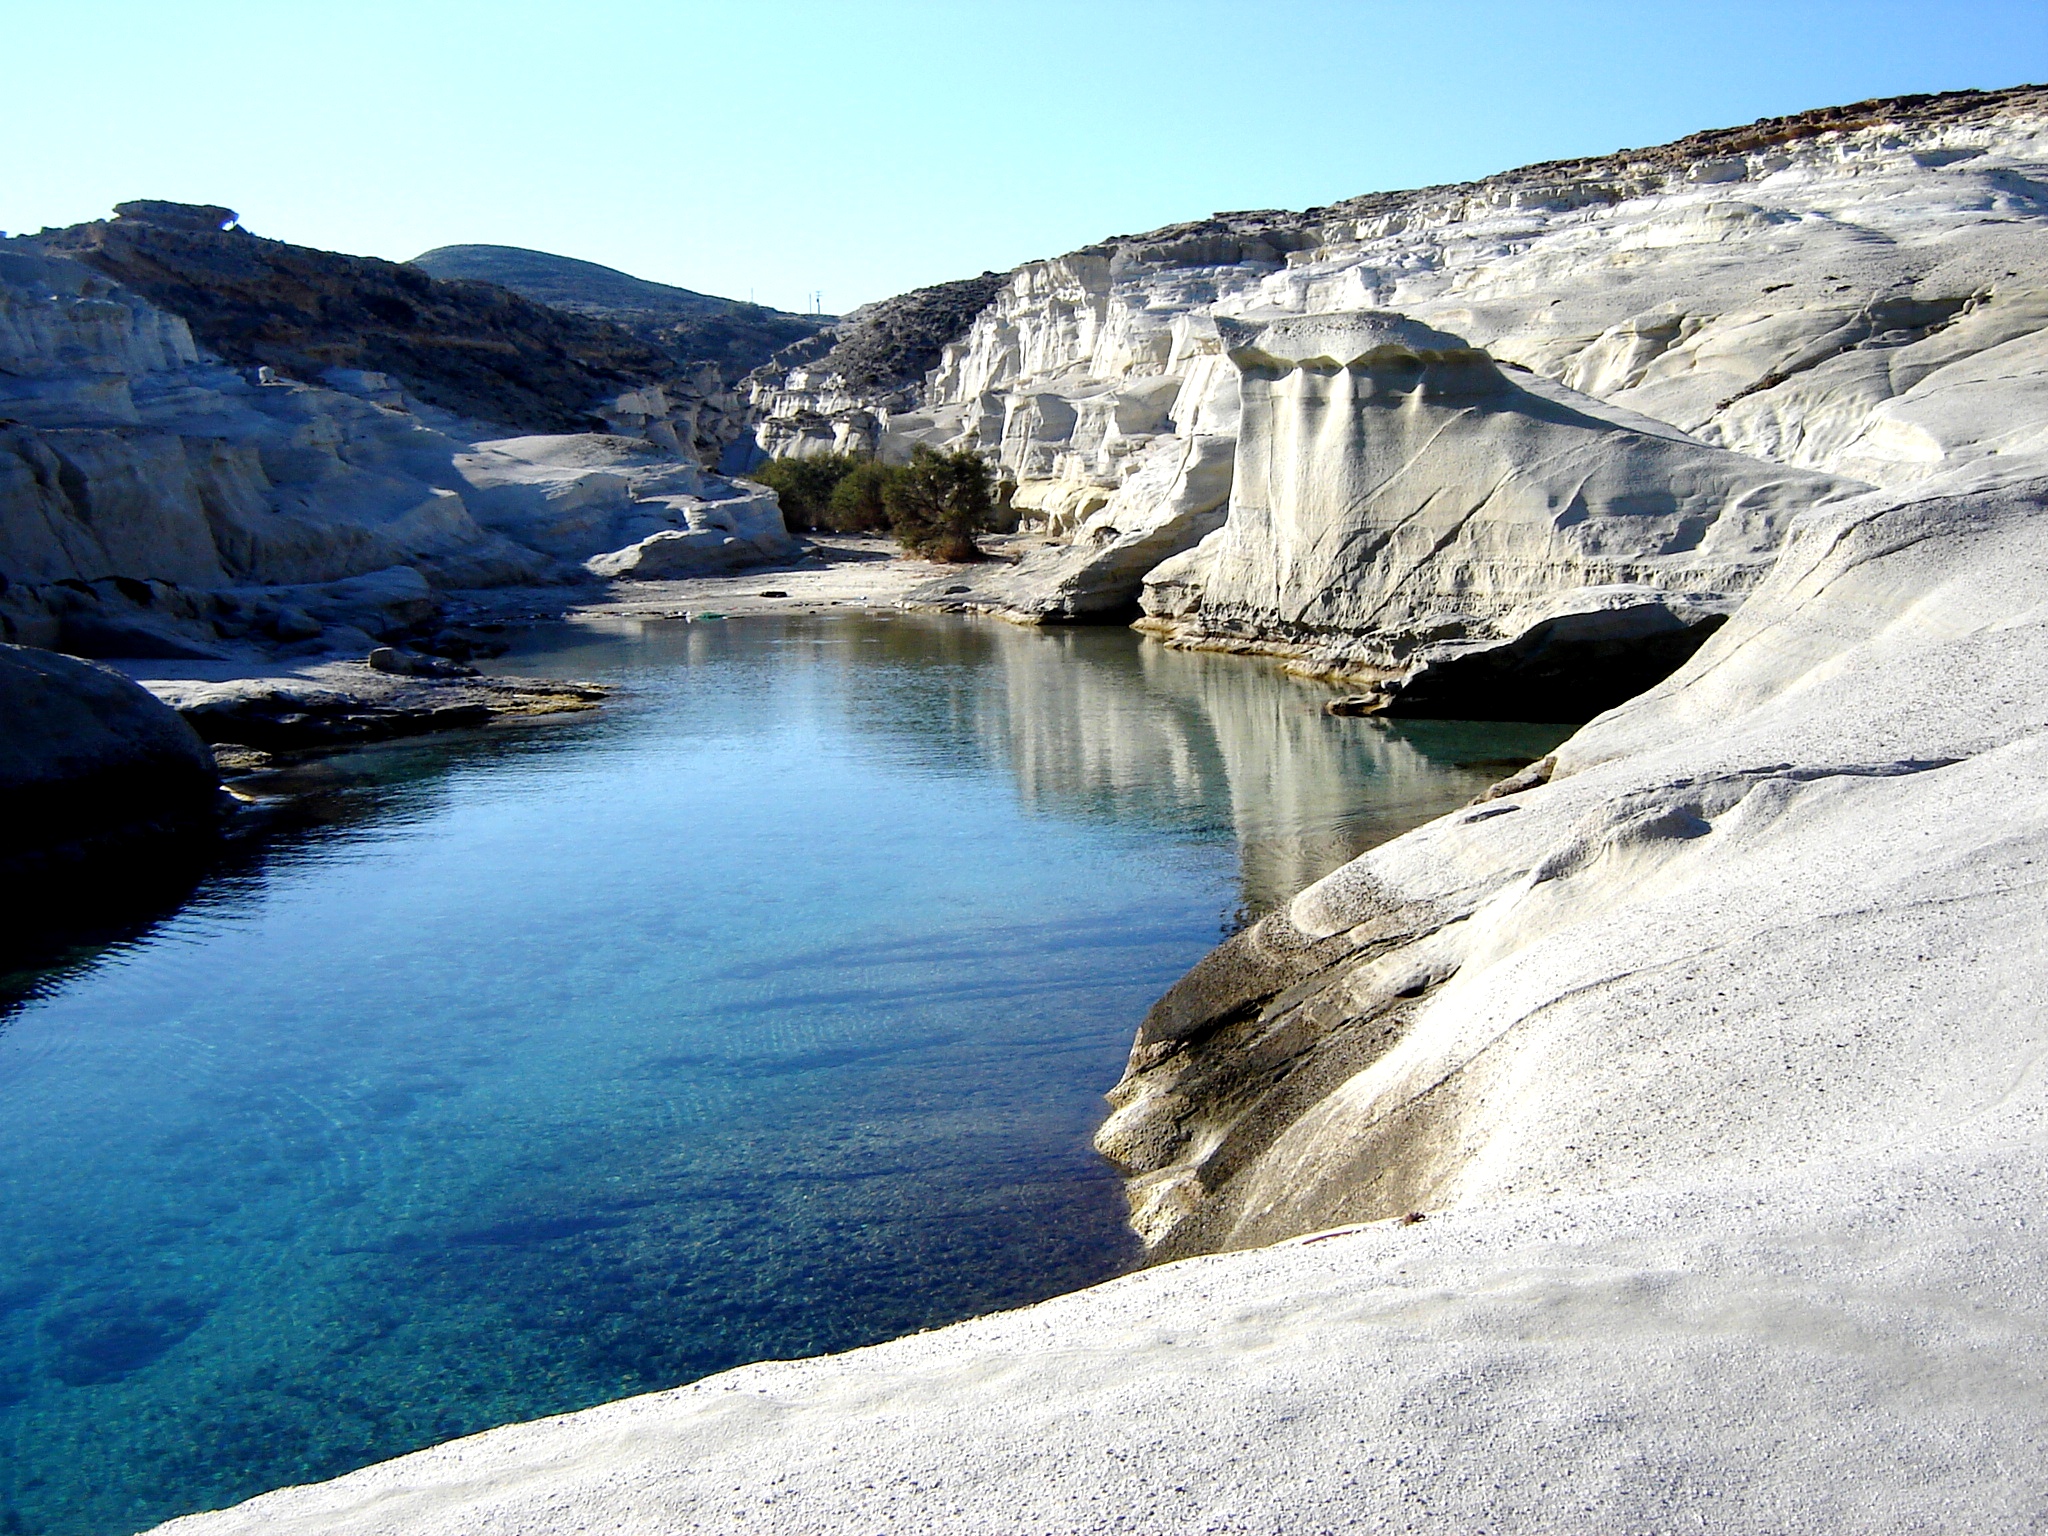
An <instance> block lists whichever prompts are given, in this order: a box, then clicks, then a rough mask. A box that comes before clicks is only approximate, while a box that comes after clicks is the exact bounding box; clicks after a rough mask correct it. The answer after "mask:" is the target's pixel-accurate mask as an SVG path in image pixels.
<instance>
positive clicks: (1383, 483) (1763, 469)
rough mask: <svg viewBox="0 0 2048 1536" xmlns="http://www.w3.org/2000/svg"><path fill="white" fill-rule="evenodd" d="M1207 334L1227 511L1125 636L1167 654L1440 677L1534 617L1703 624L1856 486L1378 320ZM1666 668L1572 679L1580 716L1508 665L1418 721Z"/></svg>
mask: <svg viewBox="0 0 2048 1536" xmlns="http://www.w3.org/2000/svg"><path fill="white" fill-rule="evenodd" d="M1219 323H1220V325H1221V327H1222V329H1223V334H1224V337H1225V339H1226V341H1227V343H1228V345H1229V347H1230V353H1229V356H1230V359H1231V361H1232V362H1233V363H1235V364H1236V365H1237V367H1238V368H1239V370H1240V371H1241V381H1240V386H1239V389H1240V396H1241V400H1242V422H1241V426H1240V430H1239V434H1238V452H1237V455H1236V476H1235V485H1234V489H1233V490H1232V493H1231V498H1230V508H1229V516H1228V519H1227V520H1226V521H1225V522H1224V523H1223V524H1222V526H1221V527H1219V528H1218V529H1217V530H1216V531H1215V532H1213V533H1211V534H1210V535H1209V536H1208V537H1207V538H1205V539H1204V540H1203V541H1202V543H1201V544H1200V545H1199V546H1198V547H1197V548H1196V549H1194V550H1191V551H1188V552H1187V553H1184V554H1181V555H1179V556H1176V557H1174V558H1172V559H1169V560H1167V561H1165V562H1163V563H1162V564H1160V565H1159V566H1157V567H1156V568H1155V569H1154V570H1153V571H1151V572H1150V573H1149V574H1148V575H1147V576H1146V578H1145V580H1146V583H1147V589H1146V596H1145V607H1146V610H1147V613H1148V615H1150V617H1149V618H1148V620H1147V623H1146V626H1145V627H1147V628H1148V629H1151V630H1153V631H1154V632H1155V633H1159V634H1161V635H1163V636H1166V637H1170V638H1172V639H1174V640H1176V641H1177V642H1179V643H1183V644H1207V645H1213V646H1218V647H1221V648H1231V647H1254V646H1255V647H1259V648H1262V649H1274V650H1284V651H1285V652H1287V653H1290V654H1294V655H1306V656H1309V657H1312V658H1314V661H1315V664H1316V665H1317V666H1318V667H1319V668H1321V669H1325V670H1345V669H1355V668H1358V667H1364V668H1368V669H1372V670H1373V671H1374V672H1376V673H1377V674H1378V675H1380V676H1384V677H1400V676H1401V675H1402V674H1404V673H1406V672H1407V671H1408V670H1409V669H1410V668H1415V667H1421V666H1425V665H1431V664H1436V673H1437V675H1438V676H1441V674H1442V673H1443V671H1444V668H1443V667H1442V665H1441V663H1443V662H1445V661H1447V660H1450V659H1452V658H1455V657H1470V656H1471V654H1472V653H1473V652H1474V651H1475V650H1479V649H1491V650H1493V651H1496V652H1497V651H1498V650H1499V649H1500V647H1501V644H1502V642H1513V641H1517V640H1520V639H1521V638H1522V637H1523V636H1525V635H1526V634H1527V633H1528V632H1529V631H1530V629H1531V628H1532V627H1533V626H1534V624H1535V623H1536V622H1538V615H1540V621H1541V622H1544V623H1547V624H1548V625H1549V626H1550V629H1551V632H1553V633H1554V632H1555V631H1556V629H1557V628H1558V625H1559V622H1560V620H1561V619H1562V618H1563V617H1564V616H1566V615H1568V614H1574V613H1578V612H1581V611H1594V612H1599V613H1601V614H1602V615H1603V626H1602V629H1601V631H1600V633H1601V634H1602V636H1603V637H1604V638H1606V639H1608V640H1610V641H1611V640H1612V639H1613V638H1614V637H1615V636H1617V635H1618V634H1619V633H1620V631H1619V630H1618V628H1617V626H1616V625H1615V624H1614V623H1613V622H1612V620H1611V618H1610V617H1608V616H1610V615H1612V614H1613V613H1614V612H1615V611H1616V610H1622V611H1630V610H1633V609H1638V608H1640V609H1646V610H1652V611H1654V612H1656V613H1658V614H1659V615H1664V616H1668V615H1670V614H1671V612H1672V609H1673V604H1674V602H1680V603H1683V604H1684V605H1685V606H1686V609H1687V611H1688V612H1689V613H1692V614H1696V615H1699V616H1700V617H1708V616H1711V617H1712V618H1713V619H1714V620H1715V621H1717V622H1718V620H1719V619H1720V618H1722V617H1725V616H1726V612H1727V610H1728V608H1731V607H1732V606H1733V601H1734V600H1737V599H1739V597H1740V596H1741V594H1743V593H1745V592H1747V591H1748V590H1749V589H1750V588H1751V587H1753V586H1754V585H1755V584H1756V582H1757V581H1758V580H1759V579H1761V577H1762V575H1763V572H1764V571H1765V569H1766V568H1767V566H1768V564H1769V561H1770V559H1771V557H1772V556H1773V555H1774V554H1775V552H1776V550H1777V547H1778V543H1779V541H1780V539H1781V538H1782V537H1783V530H1784V527H1785V525H1786V524H1787V523H1788V522H1789V520H1790V519H1791V517H1792V515H1793V514H1794V513H1795V512H1797V511H1798V510H1799V509H1801V508H1802V507H1807V506H1812V505H1815V504H1818V503H1820V502H1823V501H1827V500H1829V499H1831V498H1836V497H1840V496H1844V495H1849V494H1852V493H1854V492H1855V491H1859V490H1864V489H1867V488H1868V487H1867V486H1865V485H1864V484H1863V483H1862V482H1859V481H1850V480H1843V479H1841V478H1838V477H1831V476H1826V475H1821V474H1817V473H1815V472H1813V471H1810V470H1800V469H1787V468H1784V467H1781V466H1778V465H1774V464H1769V463H1765V462H1764V461H1762V460H1760V459H1754V458H1750V457H1747V456H1746V455H1742V454H1736V453H1730V452H1729V451H1728V450H1726V449H1723V448H1714V447H1709V446H1706V445H1704V444H1701V443H1699V442H1696V441H1694V440H1693V439H1691V438H1688V437H1687V436H1685V434H1683V433H1681V432H1678V431H1676V430H1674V429H1672V428H1671V427H1668V426H1666V425H1664V424H1663V423H1661V422H1656V421H1652V420H1650V419H1649V418H1647V417H1641V416H1637V415H1635V414H1633V413H1632V412H1628V411H1623V410H1618V409H1616V408H1615V407H1613V406H1609V405H1606V404H1603V403H1602V402H1600V401H1598V400H1595V399H1593V398H1591V397H1590V396H1586V395H1580V394H1577V393H1575V392H1573V391H1571V390H1568V389H1564V388H1562V387H1560V386H1558V385H1556V384H1552V383H1549V382H1548V381H1544V380H1540V379H1538V378H1536V377H1535V376H1534V375H1530V374H1526V373H1524V374H1522V375H1521V376H1520V377H1519V378H1510V377H1508V376H1506V375H1504V374H1503V373H1502V371H1501V370H1500V369H1498V368H1496V367H1495V366H1494V364H1493V361H1492V359H1490V358H1489V357H1488V356H1487V355H1486V354H1485V353H1484V352H1483V351H1480V350H1478V349H1477V348H1474V347H1470V346H1468V345H1466V344H1465V342H1464V341H1463V340H1462V339H1461V338H1459V337H1456V336H1452V335H1450V334H1448V333H1446V332H1442V331H1437V330H1433V329H1431V328H1430V327H1428V326H1425V325H1421V324H1418V323H1416V322H1415V321H1412V320H1408V319H1405V318H1403V317H1402V316H1399V315H1394V314H1388V313H1385V312H1374V311H1368V312H1365V313H1360V314H1342V315H1313V316H1304V317H1299V318H1288V319H1284V320H1279V321H1275V322H1273V323H1270V324H1267V325H1264V326H1257V325H1249V324H1245V323H1243V322H1239V321H1232V320H1228V319H1226V320H1223V321H1221V322H1219ZM1627 593H1632V594H1633V595H1634V601H1633V602H1627V601H1625V598H1624V594H1627ZM1668 628H1669V630H1670V631H1671V632H1673V633H1674V634H1675V633H1680V632H1682V631H1683V629H1684V628H1685V626H1684V625H1683V624H1680V623H1677V622H1675V621H1673V622H1671V623H1670V624H1669V626H1668ZM1659 632H1661V631H1659ZM1553 649H1554V647H1553ZM1683 659H1684V653H1683V652H1681V653H1680V654H1678V655H1675V656H1672V657H1671V658H1670V659H1669V660H1668V661H1667V662H1665V663H1664V665H1663V667H1662V668H1661V670H1658V671H1655V672H1653V673H1652V674H1651V675H1650V676H1647V677H1644V678H1642V679H1641V680H1640V681H1635V680H1634V679H1632V678H1630V677H1627V676H1622V675H1618V674H1617V673H1616V672H1615V671H1614V670H1613V669H1612V668H1606V669H1602V675H1601V676H1600V677H1598V678H1597V679H1592V680H1589V681H1586V682H1581V683H1579V684H1578V686H1579V687H1581V688H1586V687H1590V688H1591V689H1592V690H1593V693H1592V694H1588V695H1587V696H1586V697H1585V698H1584V699H1583V700H1575V699H1573V698H1571V697H1570V693H1571V689H1572V687H1573V682H1572V680H1571V679H1569V678H1563V677H1560V678H1559V679H1558V680H1557V682H1556V684H1555V685H1553V686H1552V687H1550V688H1549V689H1548V692H1550V693H1555V694H1558V695H1559V697H1558V698H1557V699H1556V701H1555V702H1554V703H1553V702H1551V701H1549V700H1547V699H1539V698H1537V697H1536V696H1535V693H1534V691H1533V690H1532V688H1531V687H1529V686H1527V684H1526V679H1524V678H1523V677H1522V676H1521V674H1520V671H1519V670H1517V671H1515V672H1513V673H1512V674H1511V675H1510V676H1509V677H1508V678H1506V679H1504V680H1502V681H1500V682H1497V683H1490V684H1489V687H1488V689H1487V690H1485V694H1486V696H1485V697H1483V698H1480V699H1477V700H1472V701H1469V702H1468V701H1466V700H1463V699H1453V700H1451V701H1450V702H1451V704H1452V705H1453V706H1455V707H1451V708H1448V709H1445V710H1442V711H1441V712H1445V713H1450V714H1457V715H1465V716H1468V717H1469V716H1475V715H1478V716H1484V715H1489V714H1491V715H1496V716H1498V715H1505V716H1506V717H1508V718H1521V719H1584V718H1586V717H1587V716H1588V715H1591V714H1594V713H1597V712H1598V711H1599V710H1600V709H1601V708H1604V707H1607V706H1608V705H1611V704H1615V703H1619V702H1620V701H1621V700H1622V699H1624V698H1627V697H1628V696H1630V695H1631V694H1634V693H1638V692H1640V691H1641V690H1642V688H1643V687H1644V686H1647V684H1649V683H1651V682H1655V681H1657V679H1658V678H1660V677H1661V676H1663V675H1664V674H1665V673H1666V672H1668V671H1669V670H1670V669H1671V667H1672V666H1675V665H1676V664H1677V662H1678V661H1680V660H1683ZM1631 683H1633V686H1631ZM1437 691H1438V692H1439V693H1441V692H1443V691H1444V690H1443V688H1442V687H1441V686H1440V687H1439V688H1438V690H1437ZM1496 693H1497V694H1499V697H1498V698H1495V697H1494V694H1496Z"/></svg>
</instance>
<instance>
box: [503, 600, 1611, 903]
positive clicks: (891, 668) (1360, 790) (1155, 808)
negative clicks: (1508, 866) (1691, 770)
mask: <svg viewBox="0 0 2048 1536" xmlns="http://www.w3.org/2000/svg"><path fill="white" fill-rule="evenodd" d="M763 633H767V634H771V635H772V636H773V637H774V638H773V643H774V644H775V645H776V646H777V647H779V648H780V649H781V650H782V651H783V652H784V662H785V675H784V676H782V677H778V679H777V685H778V686H788V685H789V680H788V677H787V675H786V672H787V671H790V670H796V669H809V668H820V669H827V670H829V671H831V672H833V673H834V674H836V675H835V679H834V682H833V685H832V689H833V692H834V693H835V694H836V695H837V696H838V697H839V698H840V699H841V700H842V701H843V703H844V713H843V719H844V724H845V726H846V728H847V729H848V730H850V731H856V732H864V733H870V734H878V735H883V736H887V737H890V738H893V739H895V740H897V741H899V742H900V743H903V744H905V745H906V746H908V747H911V748H913V749H915V750H916V751H917V752H918V753H919V754H920V757H921V760H922V761H923V762H924V763H925V765H926V766H928V767H929V768H931V769H933V770H935V771H944V770H945V769H947V768H948V767H949V766H950V767H952V768H955V769H958V770H961V771H966V770H968V769H972V768H978V767H982V766H984V765H991V764H992V765H997V766H1001V767H1003V768H1006V769H1007V770H1008V771H1009V772H1010V773H1011V774H1012V775H1013V776H1014V778H1015V781H1016V785H1017V789H1018V791H1019V793H1020V794H1021V795H1022V797H1023V798H1024V800H1025V802H1026V803H1027V804H1030V805H1033V806H1036V807H1038V808H1039V809H1041V810H1044V811H1047V812H1051V813H1057V814H1062V815H1075V814H1078V815H1084V816H1102V817H1106V818H1108V819H1111V820H1131V819H1137V820H1142V821H1146V822H1150V823H1153V824H1156V825H1160V826H1177V827H1181V828H1184V829H1186V830H1189V831H1206V832H1215V831H1220V830H1222V829H1224V828H1225V827H1226V826H1227V828H1228V830H1229V831H1230V832H1231V833H1232V835H1233V836H1234V838H1235V840H1236V843H1237V845H1238V852H1239V859H1240V870H1239V884H1240V889H1241V892H1242V903H1241V904H1242V906H1243V907H1244V908H1245V909H1246V910H1247V911H1249V912H1252V913H1257V912H1263V911H1265V910H1267V909H1269V908H1271V907H1272V906H1274V905H1276V904H1278V903H1279V902H1282V901H1285V900H1286V899H1287V898H1288V897H1290V896H1292V895H1293V894H1294V893H1295V892H1297V891H1299V890H1301V889H1302V888H1303V887H1305V886H1307V885H1310V884H1312V883H1313V882H1314V881H1316V880H1318V879H1320V878H1321V877H1322V876H1324V875H1326V874H1328V873H1329V872H1330V871H1331V870H1333V869H1335V868H1337V867H1338V866H1339V865H1341V864H1344V863H1346V862H1347V861H1349V860H1350V859H1353V858H1355V857H1357V856H1358V855H1359V854H1360V853H1362V852H1364V851H1365V850H1366V849H1368V848H1371V847H1374V846H1376V845H1377V844H1379V843H1382V842H1385V841H1387V840H1388V839H1389V838H1392V837H1398V836H1399V835H1400V834H1401V833H1403V832H1406V831H1408V830H1410V829H1411V828H1414V827H1417V826H1420V825H1421V824H1422V823H1424V822H1425V821H1429V820H1431V819H1432V818H1434V817H1437V816H1441V815H1443V814H1444V813H1445V812H1447V811H1450V810H1453V809H1456V808H1457V807H1458V806H1461V805H1463V804H1464V803H1465V802H1466V801H1467V800H1469V799H1470V798H1471V797H1472V796H1473V795H1475V794H1477V793H1479V792H1480V791H1481V790H1483V789H1484V788H1486V786H1487V785H1489V784H1491V783H1493V782H1494V781H1496V780H1497V779H1500V778H1502V777H1504V776H1505V775H1506V774H1508V773H1511V772H1513V771H1514V769H1516V768H1517V767H1520V766H1522V765H1523V764H1525V763H1529V762H1533V761H1534V760H1535V759H1536V758H1538V757H1541V756H1542V755H1543V754H1544V753H1546V752H1548V751H1550V750H1551V749H1552V748H1553V747H1555V746H1556V745H1557V743H1558V742H1560V741H1562V740H1563V739H1564V737H1565V736H1567V735H1569V734H1570V731H1571V728H1570V727H1569V726H1559V725H1551V724H1514V723H1502V722H1498V721H1484V722H1469V721H1442V720H1406V721H1377V720H1368V719H1357V718H1345V717H1332V716H1329V715H1325V714H1324V713H1323V712H1322V706H1323V703H1324V701H1325V700H1327V699H1328V698H1329V697H1330V696H1331V689H1330V688H1329V687H1327V686H1326V685H1323V684H1319V683H1315V682H1311V681H1309V680H1307V679H1303V678H1298V677H1293V676H1291V675H1289V674H1287V673H1285V672H1283V671H1281V670H1280V669H1279V668H1278V667H1276V666H1273V665H1270V664H1268V663H1265V662H1262V661H1257V660H1249V659H1246V658H1244V657H1237V656H1225V655H1218V654H1215V653H1211V652H1203V651H1180V650H1173V649H1170V648H1168V647H1166V646H1163V645H1159V644H1157V643H1154V642H1151V641H1148V640H1145V639H1143V638H1142V637H1140V636H1138V635H1136V634H1134V633H1132V632H1131V631H1129V630H1124V629H1116V628H1092V627H1091V628H1076V629H1032V628H1023V627H1019V626H1014V625H1009V624H1003V623H1000V622H996V621H973V620H960V619H955V618H948V617H942V616H939V615H932V614H918V613H889V614H879V613H878V614H874V615H847V616H844V617H830V618H795V619H787V620H776V619H755V618H750V619H748V620H747V621H745V622H744V623H741V622H735V621H725V622H711V623H696V624H690V623H682V622H677V621H669V620H656V621H614V622H612V623H608V624H598V625H590V626H586V627H582V628H580V629H577V630H572V631H569V632H567V633H556V634H551V635H550V636H549V643H550V645H551V646H559V647H562V648H563V649H561V650H551V651H550V656H551V657H552V656H556V655H561V654H568V655H572V656H575V657H576V658H577V659H578V660H579V661H581V662H583V663H585V664H587V665H589V666H591V667H594V668H596V669H597V670H599V671H600V672H603V673H604V674H605V675H608V676H613V677H618V676H622V675H627V676H630V675H631V674H630V673H621V672H620V671H619V670H618V669H619V668H621V667H627V666H631V665H634V664H636V663H644V662H645V661H648V660H651V659H658V661H659V664H660V665H664V666H676V665H681V666H687V665H693V664H694V665H703V664H706V663H709V662H712V661H714V660H716V659H719V658H727V657H730V656H731V655H733V654H734V653H735V651H737V650H746V649H751V648H752V647H753V646H755V645H756V644H758V643H759V639H760V637H761V635H762V634H763ZM514 662H515V665H516V664H517V663H518V658H515V659H514ZM1226 814H1227V819H1225V818H1226Z"/></svg>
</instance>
